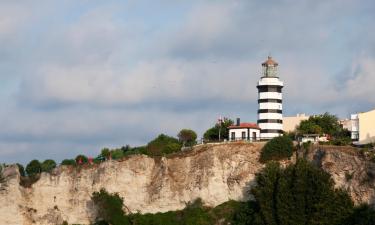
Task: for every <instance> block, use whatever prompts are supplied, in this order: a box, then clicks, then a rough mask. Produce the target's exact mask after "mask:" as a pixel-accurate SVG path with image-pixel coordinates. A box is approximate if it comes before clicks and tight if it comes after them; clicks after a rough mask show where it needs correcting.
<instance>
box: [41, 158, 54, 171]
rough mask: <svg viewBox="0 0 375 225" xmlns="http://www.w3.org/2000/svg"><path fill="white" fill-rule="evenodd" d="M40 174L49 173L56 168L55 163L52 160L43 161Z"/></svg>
mask: <svg viewBox="0 0 375 225" xmlns="http://www.w3.org/2000/svg"><path fill="white" fill-rule="evenodd" d="M41 167H42V172H51V171H52V170H53V169H54V168H56V162H55V161H54V160H52V159H47V160H45V161H44V162H43V163H42V165H41Z"/></svg>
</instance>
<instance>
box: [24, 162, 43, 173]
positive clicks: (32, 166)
mask: <svg viewBox="0 0 375 225" xmlns="http://www.w3.org/2000/svg"><path fill="white" fill-rule="evenodd" d="M40 172H42V166H41V164H40V162H39V161H38V160H36V159H34V160H32V161H31V162H30V163H29V164H27V166H26V173H27V175H28V176H34V175H36V174H39V173H40Z"/></svg>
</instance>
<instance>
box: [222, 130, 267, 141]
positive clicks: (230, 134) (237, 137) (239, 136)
mask: <svg viewBox="0 0 375 225" xmlns="http://www.w3.org/2000/svg"><path fill="white" fill-rule="evenodd" d="M232 132H234V133H235V140H240V139H241V138H242V132H245V139H248V133H247V128H239V129H229V140H231V138H232ZM253 132H255V133H256V138H257V140H259V138H260V131H259V130H258V129H252V128H250V129H249V136H250V138H249V139H250V140H252V137H253Z"/></svg>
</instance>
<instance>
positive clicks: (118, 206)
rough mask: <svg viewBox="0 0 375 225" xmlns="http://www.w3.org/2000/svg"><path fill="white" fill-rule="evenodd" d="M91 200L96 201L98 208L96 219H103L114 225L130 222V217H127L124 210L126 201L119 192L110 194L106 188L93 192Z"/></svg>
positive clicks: (123, 224) (124, 224)
mask: <svg viewBox="0 0 375 225" xmlns="http://www.w3.org/2000/svg"><path fill="white" fill-rule="evenodd" d="M91 200H92V201H93V202H94V204H95V206H96V209H97V218H96V220H97V221H98V222H99V221H102V223H103V220H104V221H106V222H108V223H110V224H113V225H126V224H130V221H129V219H128V218H126V217H125V214H124V212H123V211H122V208H123V205H124V202H123V199H122V198H121V197H120V196H119V194H118V193H115V194H110V193H108V192H107V191H106V190H105V189H101V190H100V191H99V192H94V193H93V194H92V197H91Z"/></svg>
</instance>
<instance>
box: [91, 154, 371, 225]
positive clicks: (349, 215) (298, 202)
mask: <svg viewBox="0 0 375 225" xmlns="http://www.w3.org/2000/svg"><path fill="white" fill-rule="evenodd" d="M256 182H257V186H256V187H255V188H253V189H252V190H251V194H253V196H254V198H255V200H254V201H249V202H244V203H241V202H235V201H230V202H226V203H224V204H222V205H220V206H217V207H215V208H207V207H204V206H203V204H202V202H201V201H200V200H198V201H196V202H194V203H192V204H189V205H188V206H187V207H186V208H185V209H184V210H179V211H173V212H172V211H171V212H166V213H157V214H143V215H141V214H128V215H126V214H124V212H123V211H122V210H121V209H122V208H123V207H124V206H123V200H122V199H121V198H120V197H119V196H118V195H117V194H110V193H107V192H106V191H105V190H101V191H100V192H96V193H94V194H93V197H92V199H93V201H94V203H95V205H96V206H97V207H98V212H99V213H98V218H97V220H96V224H103V225H104V224H113V225H117V224H132V225H133V224H134V225H135V224H137V225H151V224H152V225H169V224H171V225H172V224H182V225H184V224H186V225H187V224H194V225H209V224H237V225H284V224H285V225H286V224H288V225H294V224H295V225H300V224H308V225H309V224H311V225H313V224H319V225H325V224H326V225H344V224H345V225H371V224H375V211H374V209H372V208H370V207H369V206H367V205H361V206H359V207H355V206H354V204H353V202H352V200H351V198H350V196H349V195H348V194H347V193H346V192H345V191H343V190H340V189H335V188H334V183H333V180H332V179H331V177H330V175H329V174H328V173H326V172H324V171H323V170H321V169H319V168H317V167H315V166H314V165H312V164H310V163H309V162H307V161H305V160H298V161H297V163H296V164H293V165H289V166H287V167H286V168H282V167H281V166H280V165H279V164H278V163H277V162H271V163H268V164H267V166H266V167H265V168H264V169H263V170H262V171H261V172H260V173H258V174H257V176H256Z"/></svg>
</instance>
